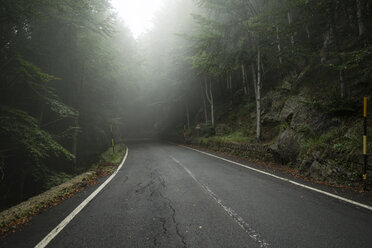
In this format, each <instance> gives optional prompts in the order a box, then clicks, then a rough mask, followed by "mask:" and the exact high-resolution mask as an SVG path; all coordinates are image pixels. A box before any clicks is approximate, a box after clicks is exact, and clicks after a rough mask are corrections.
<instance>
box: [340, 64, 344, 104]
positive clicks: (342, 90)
mask: <svg viewBox="0 0 372 248" xmlns="http://www.w3.org/2000/svg"><path fill="white" fill-rule="evenodd" d="M340 96H341V98H344V97H345V81H344V73H343V71H342V70H340Z"/></svg>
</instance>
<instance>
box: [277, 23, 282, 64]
mask: <svg viewBox="0 0 372 248" xmlns="http://www.w3.org/2000/svg"><path fill="white" fill-rule="evenodd" d="M276 41H277V43H278V52H279V63H280V64H281V63H282V62H283V60H282V56H281V53H282V48H281V46H280V37H279V28H278V27H276Z"/></svg>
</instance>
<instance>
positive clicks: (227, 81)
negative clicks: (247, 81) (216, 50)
mask: <svg viewBox="0 0 372 248" xmlns="http://www.w3.org/2000/svg"><path fill="white" fill-rule="evenodd" d="M226 89H230V82H229V72H226Z"/></svg>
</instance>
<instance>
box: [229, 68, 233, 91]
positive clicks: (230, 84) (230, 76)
mask: <svg viewBox="0 0 372 248" xmlns="http://www.w3.org/2000/svg"><path fill="white" fill-rule="evenodd" d="M231 74H232V73H231V71H230V72H229V88H230V90H232V75H231Z"/></svg>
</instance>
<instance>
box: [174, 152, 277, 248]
mask: <svg viewBox="0 0 372 248" xmlns="http://www.w3.org/2000/svg"><path fill="white" fill-rule="evenodd" d="M169 157H170V158H171V159H172V160H173V161H174V162H176V163H177V164H178V165H179V166H181V167H182V168H183V169H184V170H185V171H186V172H187V173H188V174H189V175H190V177H192V179H194V181H195V182H197V183H198V184H199V185H200V186H201V187H202V188H203V189H204V190H205V191H206V193H207V194H208V195H209V196H210V197H211V198H212V199H213V200H215V201H216V202H217V204H218V205H219V206H220V207H222V208H223V209H224V210H225V211H226V212H227V214H228V215H229V216H230V217H231V218H232V219H233V220H234V221H235V222H236V223H237V224H238V225H239V226H240V227H241V228H242V229H243V230H244V231H245V232H246V233H247V234H248V235H249V237H250V238H252V239H253V240H254V241H255V242H257V243H258V244H259V246H260V247H262V248H264V247H269V246H270V244H269V243H267V242H266V241H265V240H264V239H262V238H261V237H260V234H259V233H258V232H256V231H255V230H254V229H253V228H252V227H251V226H250V225H249V224H248V223H246V222H245V221H244V219H243V218H242V217H240V216H239V215H238V214H237V213H236V212H235V211H234V210H233V209H231V208H230V207H227V206H225V205H224V204H223V203H222V200H221V199H219V198H218V196H217V195H216V194H215V193H214V192H213V191H212V190H211V189H209V188H208V186H206V185H204V184H202V183H201V182H200V181H199V180H198V179H196V177H195V176H194V174H193V173H192V172H191V171H190V170H189V169H187V168H186V167H185V166H184V165H183V164H182V163H181V162H179V161H178V160H177V159H175V158H174V157H172V156H169Z"/></svg>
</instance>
